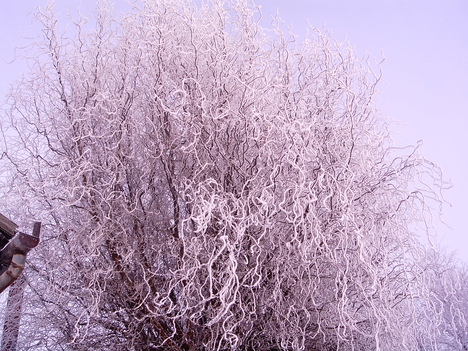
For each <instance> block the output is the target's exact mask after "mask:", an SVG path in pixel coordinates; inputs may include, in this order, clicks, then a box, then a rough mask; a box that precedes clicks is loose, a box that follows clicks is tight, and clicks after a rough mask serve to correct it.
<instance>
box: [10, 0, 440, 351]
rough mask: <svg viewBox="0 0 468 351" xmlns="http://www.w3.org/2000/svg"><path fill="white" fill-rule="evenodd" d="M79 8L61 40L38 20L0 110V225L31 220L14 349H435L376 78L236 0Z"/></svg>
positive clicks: (50, 21)
mask: <svg viewBox="0 0 468 351" xmlns="http://www.w3.org/2000/svg"><path fill="white" fill-rule="evenodd" d="M98 8H99V9H98V11H97V12H96V21H95V26H94V27H93V28H91V27H92V26H90V24H89V23H88V22H85V21H84V20H82V19H79V20H77V21H75V22H74V24H75V26H74V27H73V28H75V30H74V31H72V35H68V36H66V35H65V34H64V33H62V32H60V31H59V30H58V29H57V27H56V22H57V21H56V19H55V17H54V15H53V12H52V10H50V9H49V10H46V11H44V12H43V13H41V14H40V15H39V18H40V20H41V22H42V24H43V40H42V41H40V42H39V43H36V44H37V47H36V48H38V50H39V51H40V53H41V55H37V56H35V57H36V59H33V60H32V61H31V62H32V63H31V64H32V67H33V68H32V71H31V73H30V74H29V76H27V77H26V78H23V80H22V81H21V82H20V83H19V84H18V85H17V86H16V88H14V89H13V90H12V91H11V93H10V95H9V100H8V108H5V109H4V112H5V116H7V117H5V119H8V121H9V122H8V125H7V124H6V123H7V122H6V121H5V120H4V121H3V128H4V130H5V133H4V136H5V138H7V139H8V140H7V146H8V148H7V150H6V151H5V156H7V157H4V160H5V159H8V162H9V168H10V175H11V178H10V179H11V182H10V186H11V191H10V194H9V196H10V197H11V198H13V199H16V201H17V202H18V204H19V203H21V207H20V208H18V211H19V212H18V214H17V217H16V218H20V219H18V221H21V218H26V216H28V217H30V216H31V215H34V216H35V217H36V218H38V219H41V220H42V222H43V225H44V230H43V232H44V237H43V242H42V244H41V246H40V247H39V248H38V249H37V250H36V251H35V252H34V253H33V255H32V256H31V259H30V261H29V271H28V272H26V276H27V278H28V283H29V290H28V291H27V292H26V294H27V299H26V301H25V304H24V307H23V310H24V314H23V317H22V318H23V329H22V332H21V335H22V337H21V340H20V342H21V343H22V345H23V346H22V347H23V349H25V350H26V349H38V350H96V349H105V350H207V351H210V350H271V351H272V350H338V349H340V350H396V349H398V350H417V349H418V348H424V349H426V350H429V349H431V348H437V346H436V338H437V332H434V331H437V326H438V325H440V324H442V323H444V320H445V319H447V318H445V317H444V316H442V315H441V313H439V312H440V311H437V306H436V304H434V303H431V299H430V296H429V295H430V289H429V288H428V287H427V286H426V284H425V278H424V277H425V276H424V267H423V266H422V265H421V264H420V262H421V260H420V258H421V257H422V255H424V250H423V248H422V245H421V244H419V243H418V241H417V237H416V235H415V234H414V231H413V230H412V228H414V224H415V223H418V222H419V223H423V224H424V223H426V222H427V220H428V213H429V212H428V211H429V210H428V206H427V200H426V199H434V198H435V199H437V195H436V193H435V192H433V191H431V188H430V187H428V186H426V185H425V184H426V183H427V182H426V181H427V180H431V181H433V182H435V183H434V184H435V188H436V189H437V188H438V187H440V185H441V183H440V182H439V181H438V179H440V177H439V174H438V173H437V168H435V167H434V166H433V165H431V164H430V163H428V162H426V161H425V160H424V159H423V158H422V157H420V156H419V155H418V153H417V151H416V150H415V149H408V150H410V151H409V152H406V151H405V149H403V150H397V151H395V149H394V148H392V146H391V145H392V144H391V140H390V138H389V135H388V130H387V125H386V122H385V120H384V119H383V118H382V117H380V116H379V114H378V113H377V112H376V111H375V108H374V107H375V105H374V102H373V95H374V91H375V86H376V84H377V82H378V81H379V78H380V73H379V74H375V73H373V72H375V71H376V70H375V69H374V70H372V69H370V67H369V65H367V63H365V62H364V64H362V63H360V62H359V61H358V60H356V58H355V55H354V53H353V51H352V50H351V49H350V48H349V47H347V46H345V45H342V44H339V43H336V42H335V41H333V40H332V39H331V38H330V37H329V36H328V35H322V34H320V33H318V32H313V35H311V36H310V37H309V39H306V40H305V41H304V42H302V43H296V42H295V38H294V37H293V36H291V35H290V34H287V33H286V34H285V32H284V31H282V30H281V29H280V28H279V27H278V25H275V24H273V29H272V30H271V31H267V30H265V29H263V28H261V27H260V26H259V24H258V20H259V12H258V10H257V9H256V7H255V5H254V4H252V3H250V2H248V1H240V0H239V1H223V0H219V1H218V0H213V1H210V2H209V3H207V4H204V5H202V6H201V7H199V8H197V7H195V6H194V5H192V4H191V3H189V2H187V1H184V0H147V1H142V3H140V4H137V5H134V8H133V10H132V11H131V12H130V13H129V14H127V15H122V16H121V18H119V19H118V20H117V19H116V17H115V15H114V14H113V11H112V9H111V8H110V7H109V6H108V5H106V4H100V5H99V7H98ZM275 23H279V22H278V21H277V22H275ZM68 33H70V32H68ZM377 71H378V69H377ZM405 152H406V154H405ZM392 155H393V156H392ZM431 184H432V183H431ZM431 186H432V185H431ZM426 296H427V297H428V298H426ZM421 311H425V312H421ZM421 315H425V316H430V318H429V317H428V318H421Z"/></svg>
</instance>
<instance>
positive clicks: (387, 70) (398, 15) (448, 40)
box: [0, 0, 468, 261]
mask: <svg viewBox="0 0 468 351" xmlns="http://www.w3.org/2000/svg"><path fill="white" fill-rule="evenodd" d="M56 3H58V5H59V6H58V10H59V11H61V12H62V13H65V9H66V8H67V7H68V8H70V9H73V8H74V7H76V6H78V5H79V4H80V3H81V6H82V8H83V9H84V11H86V10H87V9H89V8H90V7H92V6H90V4H92V3H93V1H92V0H82V1H77V0H56ZM116 3H117V4H118V5H117V6H116V8H117V9H119V8H126V6H122V4H123V3H124V1H122V0H118V1H116ZM256 3H257V4H258V5H261V7H262V11H263V14H264V17H263V20H262V24H263V25H264V26H268V25H269V23H270V18H271V16H272V15H274V14H275V12H276V9H278V10H279V13H280V16H281V17H282V18H283V20H284V21H285V22H286V24H292V25H293V31H294V32H295V33H297V34H298V35H299V37H300V38H303V37H304V35H305V33H306V28H307V21H309V23H310V25H312V26H313V27H318V28H323V26H324V25H325V27H326V28H327V29H328V30H331V31H332V32H333V36H334V37H335V39H337V40H338V41H342V40H344V39H345V38H346V40H348V41H349V42H350V43H351V45H352V46H354V47H355V49H356V51H357V54H358V56H364V54H365V53H366V52H368V53H369V54H370V55H371V57H375V58H376V59H377V60H380V58H381V56H382V52H383V54H384V56H385V57H386V61H385V62H384V64H383V65H382V69H383V81H382V82H381V84H380V87H379V90H380V97H379V102H380V104H381V106H380V107H381V109H382V111H383V112H384V113H385V114H386V115H387V116H389V117H390V118H392V119H395V120H399V121H401V122H402V123H403V124H406V125H397V124H394V125H393V126H392V130H393V131H394V132H400V133H403V134H404V135H405V138H403V137H398V143H399V144H416V143H417V141H418V140H424V144H423V146H422V149H421V153H422V154H423V155H424V156H425V157H426V158H428V159H429V160H431V161H433V162H435V163H437V164H438V165H440V166H441V167H442V169H443V171H444V176H445V178H446V180H451V182H452V184H453V187H452V189H450V190H448V191H447V192H446V193H445V195H446V198H447V200H449V201H450V202H451V203H452V205H453V207H452V208H450V207H449V206H445V208H444V219H445V221H446V222H448V224H449V225H450V226H451V227H452V228H453V230H451V229H449V228H447V227H444V226H442V225H437V228H436V230H437V233H438V235H439V241H440V242H441V244H442V245H444V246H448V247H449V249H450V250H458V251H459V255H460V257H462V258H463V259H464V260H466V261H468V230H467V229H465V225H464V224H465V216H467V218H468V180H466V179H465V175H466V174H467V172H468V156H467V152H468V135H467V132H468V1H465V0H460V1H451V0H440V1H431V0H419V1H418V0H368V1H360V0H347V1H344V0H341V1H338V0H336V1H335V0H257V1H256ZM45 4H46V0H36V1H32V0H20V1H1V2H0V56H1V58H0V72H1V76H0V77H1V78H0V90H1V91H2V93H0V99H1V98H2V96H3V92H4V91H5V89H6V88H7V86H8V85H9V84H11V83H13V81H14V80H15V79H16V78H17V77H18V76H19V75H20V74H21V73H22V72H25V71H27V68H26V67H25V64H24V61H16V62H14V63H12V64H6V61H11V60H12V59H13V58H14V56H15V54H14V48H15V46H22V45H24V44H25V43H26V40H25V39H24V38H22V35H21V34H20V31H21V32H22V33H23V35H25V36H29V37H36V36H38V35H40V32H39V30H40V28H39V27H38V26H37V24H36V25H34V26H31V21H32V20H33V16H32V15H31V13H33V12H34V9H35V6H44V5H45ZM65 4H66V5H65Z"/></svg>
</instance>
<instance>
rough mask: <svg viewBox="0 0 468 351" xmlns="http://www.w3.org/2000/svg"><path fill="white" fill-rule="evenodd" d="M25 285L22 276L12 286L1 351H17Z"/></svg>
mask: <svg viewBox="0 0 468 351" xmlns="http://www.w3.org/2000/svg"><path fill="white" fill-rule="evenodd" d="M25 285H26V280H25V278H24V276H23V275H21V276H20V277H19V278H18V279H17V280H16V281H15V282H14V283H13V284H12V285H11V286H10V290H9V293H8V302H7V308H6V313H5V323H4V324H3V336H2V346H1V351H16V345H17V343H18V334H19V326H20V321H21V308H22V306H23V294H24V287H25Z"/></svg>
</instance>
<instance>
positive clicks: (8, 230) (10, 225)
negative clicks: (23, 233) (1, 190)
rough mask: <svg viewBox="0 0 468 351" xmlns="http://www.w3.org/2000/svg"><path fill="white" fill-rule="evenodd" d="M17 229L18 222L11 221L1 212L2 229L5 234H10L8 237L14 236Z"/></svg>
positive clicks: (0, 223) (0, 222)
mask: <svg viewBox="0 0 468 351" xmlns="http://www.w3.org/2000/svg"><path fill="white" fill-rule="evenodd" d="M17 229H18V225H17V224H16V223H14V222H12V221H10V220H9V219H8V218H6V217H5V216H4V215H2V214H1V213H0V231H1V232H2V233H3V234H4V236H8V237H7V239H11V238H12V237H14V236H15V234H16V230H17Z"/></svg>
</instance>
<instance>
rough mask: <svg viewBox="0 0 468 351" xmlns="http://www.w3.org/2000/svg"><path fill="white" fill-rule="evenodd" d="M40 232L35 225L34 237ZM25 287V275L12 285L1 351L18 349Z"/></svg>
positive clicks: (38, 223) (37, 223)
mask: <svg viewBox="0 0 468 351" xmlns="http://www.w3.org/2000/svg"><path fill="white" fill-rule="evenodd" d="M40 231H41V223H40V222H36V223H34V229H33V232H32V236H33V237H35V238H39V234H40ZM36 245H37V244H36ZM25 255H26V254H25ZM25 286H26V279H25V278H24V276H23V275H20V276H19V277H18V278H17V279H16V280H15V281H14V283H13V284H12V285H10V290H9V292H8V301H7V308H6V313H5V322H4V324H3V336H2V345H1V348H0V349H1V351H16V349H17V344H18V335H19V327H20V322H21V309H22V306H23V295H24V288H25Z"/></svg>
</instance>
